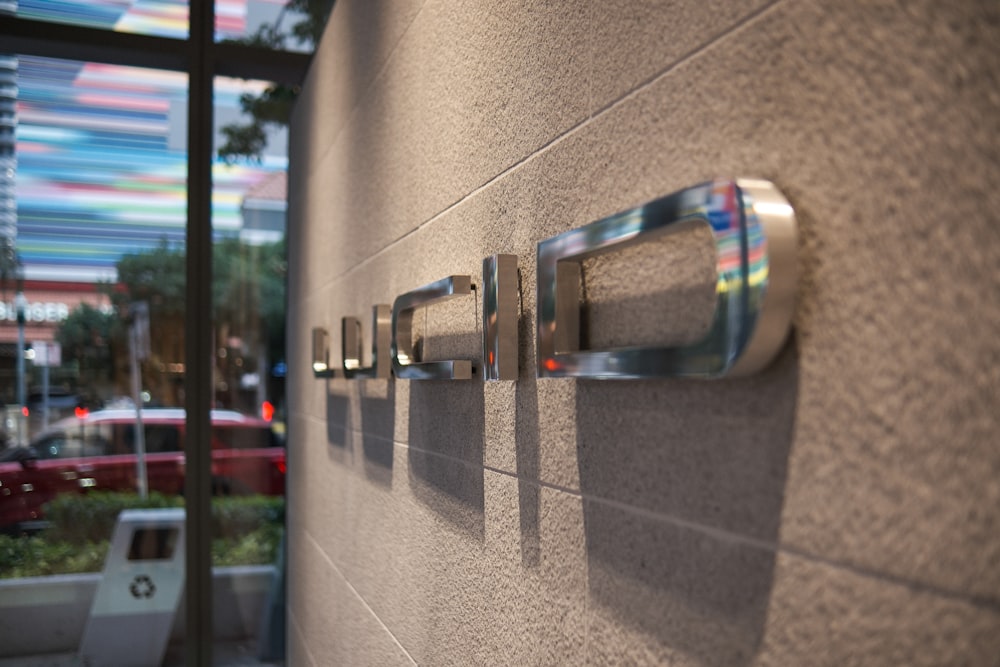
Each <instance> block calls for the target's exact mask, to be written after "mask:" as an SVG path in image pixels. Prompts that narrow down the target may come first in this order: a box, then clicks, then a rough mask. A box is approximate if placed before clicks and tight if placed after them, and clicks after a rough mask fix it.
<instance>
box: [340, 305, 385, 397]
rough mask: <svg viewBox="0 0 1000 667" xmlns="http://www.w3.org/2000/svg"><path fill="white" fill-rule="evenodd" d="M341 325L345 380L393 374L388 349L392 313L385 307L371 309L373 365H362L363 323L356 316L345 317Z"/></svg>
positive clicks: (380, 377) (382, 376) (383, 376)
mask: <svg viewBox="0 0 1000 667" xmlns="http://www.w3.org/2000/svg"><path fill="white" fill-rule="evenodd" d="M340 323H341V336H340V347H341V353H342V355H341V359H343V360H344V361H343V366H344V377H347V378H379V379H384V378H388V377H389V375H390V373H391V371H392V363H391V362H390V361H389V358H388V355H389V348H390V346H391V345H392V310H391V309H390V307H389V306H388V305H386V304H379V305H377V306H372V364H371V366H362V364H363V363H364V361H363V360H362V359H363V355H362V350H361V348H362V345H363V343H362V337H361V322H360V321H359V320H358V318H356V317H344V318H342V319H341V321H340Z"/></svg>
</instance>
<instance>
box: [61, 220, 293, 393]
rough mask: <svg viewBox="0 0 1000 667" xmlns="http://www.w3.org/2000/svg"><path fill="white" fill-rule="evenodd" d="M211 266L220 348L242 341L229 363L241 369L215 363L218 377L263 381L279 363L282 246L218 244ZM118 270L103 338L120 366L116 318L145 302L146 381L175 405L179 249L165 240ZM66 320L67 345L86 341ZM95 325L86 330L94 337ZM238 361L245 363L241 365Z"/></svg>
mask: <svg viewBox="0 0 1000 667" xmlns="http://www.w3.org/2000/svg"><path fill="white" fill-rule="evenodd" d="M212 265H213V269H212V273H213V279H212V285H211V287H210V289H211V290H212V311H213V313H212V314H213V329H214V331H215V335H216V337H217V339H218V341H217V343H218V348H220V349H223V348H228V347H229V346H230V342H231V341H236V340H238V341H240V344H239V346H238V348H239V349H234V350H233V352H234V359H235V358H236V357H240V364H239V365H238V366H230V365H228V364H230V363H231V362H232V361H233V360H234V359H229V360H228V361H225V362H220V363H221V364H222V367H221V368H220V375H221V376H222V377H227V376H226V373H227V372H228V373H230V374H231V375H233V376H234V377H233V378H232V379H235V380H238V378H236V377H235V375H236V374H238V373H239V374H241V373H243V372H251V371H253V370H254V369H256V370H257V372H258V373H259V375H260V377H262V378H263V377H266V370H267V369H266V368H256V367H257V365H258V364H259V363H260V362H261V361H267V360H272V361H277V360H281V359H283V358H284V345H285V318H284V313H285V274H286V270H287V269H286V262H285V243H284V241H280V242H278V243H271V244H264V245H260V246H256V245H248V244H245V243H241V242H240V241H239V240H238V239H236V238H224V239H221V240H219V241H217V242H216V243H215V244H214V246H213V249H212ZM117 268H118V279H119V282H118V284H117V285H113V286H112V285H108V286H106V287H105V290H106V291H107V293H108V294H109V295H110V298H111V302H112V304H113V306H114V310H115V313H116V314H115V315H113V316H110V318H111V321H112V322H113V325H112V326H111V329H110V330H109V331H108V332H107V333H102V334H101V335H102V336H103V337H104V339H106V340H110V341H115V343H116V345H117V346H116V347H115V350H116V353H117V354H118V355H119V358H120V359H121V360H123V359H124V355H125V354H127V352H128V348H127V346H126V344H125V336H124V332H125V327H124V325H123V324H122V319H121V318H123V317H124V316H125V314H126V313H127V312H128V307H129V305H130V304H131V303H133V302H136V301H145V302H146V303H148V304H149V323H150V331H151V346H152V350H151V356H150V359H149V360H148V361H147V362H146V364H145V369H146V371H145V373H144V379H145V381H146V384H147V386H148V387H149V388H150V389H151V390H152V391H153V392H154V395H155V397H156V399H157V400H159V401H163V402H165V403H173V402H177V401H179V385H180V380H181V377H182V376H180V375H179V371H177V370H172V369H179V368H181V367H182V366H181V364H183V360H184V305H185V253H184V248H183V247H181V246H179V245H175V246H172V245H170V244H169V243H168V242H167V241H166V240H165V239H164V240H162V241H161V242H160V243H159V245H157V246H156V247H155V248H153V249H151V250H148V251H145V252H139V253H133V254H128V255H123V256H122V257H121V259H119V261H118V264H117ZM88 316H89V317H90V316H93V314H88ZM81 317H82V316H81ZM71 320H72V321H71ZM71 320H67V322H66V323H64V326H63V327H62V328H65V329H66V331H65V334H64V335H65V336H67V340H74V341H76V340H81V341H85V340H86V336H87V334H84V333H78V331H77V330H78V329H79V328H81V327H78V326H77V324H76V322H75V318H71ZM87 322H88V323H89V322H90V320H87ZM94 326H96V325H94ZM94 326H91V328H90V329H89V331H92V332H93V331H96V329H95V328H94ZM62 328H61V330H62ZM101 331H103V330H101ZM60 335H63V334H60ZM91 337H93V334H91ZM81 349H82V348H81ZM243 355H245V356H246V357H247V359H246V363H245V364H244V360H243V359H242V356H243ZM122 363H123V361H120V364H119V365H121V364H122ZM234 400H235V399H234Z"/></svg>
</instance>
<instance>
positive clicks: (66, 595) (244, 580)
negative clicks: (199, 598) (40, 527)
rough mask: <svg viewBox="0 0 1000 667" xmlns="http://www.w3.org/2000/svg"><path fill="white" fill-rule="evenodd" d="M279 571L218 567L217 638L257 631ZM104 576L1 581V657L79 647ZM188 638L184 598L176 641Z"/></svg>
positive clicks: (215, 576) (239, 636) (215, 594)
mask: <svg viewBox="0 0 1000 667" xmlns="http://www.w3.org/2000/svg"><path fill="white" fill-rule="evenodd" d="M274 576H275V568H274V566H273V565H246V566H238V567H219V568H214V570H213V585H212V606H213V609H214V616H213V625H214V630H215V631H214V636H215V638H216V639H217V640H234V639H247V638H251V637H255V636H256V634H257V631H258V628H259V627H260V616H261V613H262V611H263V609H264V605H265V603H266V601H267V594H268V591H269V590H270V587H271V585H272V581H273V579H274ZM100 581H101V573H100V572H93V573H86V574H63V575H54V576H49V577H25V578H22V579H3V580H0V657H12V656H27V655H38V654H45V653H64V652H68V651H76V650H77V648H78V647H79V645H80V640H81V638H82V637H83V630H84V627H85V626H86V624H87V616H88V615H89V614H90V606H91V602H92V601H93V599H94V594H95V593H96V592H97V586H98V584H99V583H100ZM183 637H184V600H183V598H182V599H181V602H180V605H179V609H178V613H177V617H176V619H175V622H174V629H173V632H172V634H171V640H172V641H176V640H180V639H183Z"/></svg>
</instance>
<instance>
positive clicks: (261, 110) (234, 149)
mask: <svg viewBox="0 0 1000 667" xmlns="http://www.w3.org/2000/svg"><path fill="white" fill-rule="evenodd" d="M333 2H334V0H289V1H288V2H286V3H285V5H284V7H282V9H281V13H280V14H279V15H278V18H277V19H276V20H275V22H274V23H265V24H263V25H261V26H260V28H258V29H257V31H256V32H254V33H253V34H251V35H249V36H247V37H245V38H243V39H238V40H231V41H233V42H237V43H240V44H245V45H247V46H256V47H260V48H267V49H284V48H285V46H286V42H287V39H288V37H289V36H291V37H293V38H295V40H297V41H298V42H301V43H303V44H306V45H307V46H309V47H310V49H313V48H315V46H316V44H318V43H319V40H320V37H322V36H323V28H324V27H325V26H326V21H327V19H328V18H329V17H330V12H331V10H332V9H333ZM287 15H291V16H295V17H298V20H296V21H295V22H294V23H293V24H292V26H291V28H290V30H289V31H288V32H287V33H286V31H285V30H284V28H283V27H282V23H283V22H284V19H285V17H286V16H287ZM298 94H299V88H298V86H290V85H287V84H273V85H271V86H268V87H267V88H266V89H265V90H264V91H263V92H262V93H261V94H260V95H252V94H249V93H248V94H244V95H241V96H240V109H241V110H242V111H243V113H244V114H246V115H247V116H249V117H250V120H249V121H248V122H245V123H230V124H229V125H224V126H223V127H222V129H221V131H222V135H223V137H224V138H225V140H224V142H223V144H222V146H221V147H220V148H219V157H220V158H222V160H224V161H225V162H226V163H227V164H233V163H235V162H238V161H240V160H246V161H249V162H257V163H259V162H260V160H261V154H262V153H263V152H264V149H265V148H266V147H267V130H268V129H269V127H271V126H282V125H287V124H288V118H289V115H290V114H291V110H292V103H293V102H295V98H296V97H298Z"/></svg>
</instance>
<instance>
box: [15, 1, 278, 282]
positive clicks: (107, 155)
mask: <svg viewBox="0 0 1000 667" xmlns="http://www.w3.org/2000/svg"><path fill="white" fill-rule="evenodd" d="M104 4H106V5H112V4H115V3H110V2H109V3H104ZM262 86H263V84H261V83H259V82H256V83H248V82H243V81H239V80H233V79H222V78H219V79H216V86H215V103H216V108H217V109H219V110H221V109H224V108H227V107H228V108H234V107H237V106H238V98H239V95H240V93H241V92H243V91H245V90H260V89H261V88H262ZM186 87H187V77H186V75H183V74H177V73H173V72H162V71H156V70H147V69H140V68H135V67H121V66H113V65H102V64H95V63H78V62H70V61H62V60H52V59H46V58H34V57H21V58H20V59H19V69H18V88H19V93H18V104H17V111H18V128H17V162H18V168H17V186H16V192H17V212H18V240H17V246H18V251H19V253H20V255H21V258H22V261H23V262H24V264H25V276H26V277H27V278H29V279H53V280H71V281H81V282H86V281H92V280H96V279H109V278H113V277H114V265H115V262H116V261H117V259H118V258H119V257H120V256H121V254H122V253H126V252H135V251H137V250H141V249H144V248H150V247H152V246H154V245H156V244H157V243H158V242H159V241H160V239H163V238H166V239H168V240H169V241H171V242H176V243H180V242H182V241H183V239H184V228H185V223H186V210H187V208H186V195H185V182H186V177H187V167H186V158H187V155H186V144H185V142H186V139H185V132H186V130H185V125H186V120H187V119H186V113H187V109H186V97H187V91H186ZM217 115H218V114H217ZM286 164H287V159H286V158H284V157H265V160H264V164H263V165H261V166H259V167H258V166H247V165H238V166H233V167H228V166H226V165H224V164H222V163H221V162H217V163H216V164H214V165H213V178H214V181H213V202H212V211H213V227H214V229H215V230H216V232H217V233H220V232H221V233H225V232H232V231H235V230H237V229H238V228H239V226H240V222H241V220H240V211H239V207H240V203H241V201H242V198H243V194H244V193H245V192H246V191H247V190H248V189H250V188H251V187H252V186H253V185H255V184H256V183H257V182H259V181H260V180H261V179H262V178H263V177H265V176H266V175H267V174H268V173H270V172H271V171H274V170H276V169H284V168H285V167H286Z"/></svg>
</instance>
